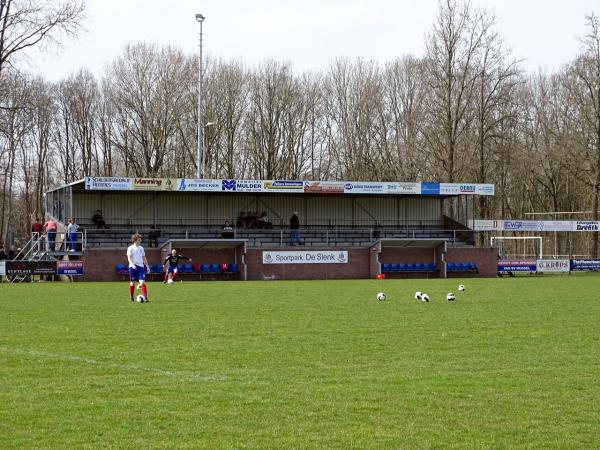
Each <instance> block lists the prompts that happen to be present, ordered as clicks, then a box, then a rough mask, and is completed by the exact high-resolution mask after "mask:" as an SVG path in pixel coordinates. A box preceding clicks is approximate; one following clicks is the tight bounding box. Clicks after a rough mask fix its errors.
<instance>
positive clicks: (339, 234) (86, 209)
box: [46, 177, 496, 280]
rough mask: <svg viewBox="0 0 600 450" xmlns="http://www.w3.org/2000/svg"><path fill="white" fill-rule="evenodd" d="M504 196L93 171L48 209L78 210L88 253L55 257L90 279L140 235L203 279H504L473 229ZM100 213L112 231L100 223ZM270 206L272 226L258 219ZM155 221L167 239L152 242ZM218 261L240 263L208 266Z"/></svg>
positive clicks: (464, 189) (469, 188) (393, 185)
mask: <svg viewBox="0 0 600 450" xmlns="http://www.w3.org/2000/svg"><path fill="white" fill-rule="evenodd" d="M493 193H494V188H493V185H474V184H460V183H453V184H450V183H397V182H334V181H330V182H313V181H288V180H281V181H278V180H275V181H273V180H193V179H153V178H93V177H90V178H86V179H85V180H81V181H78V182H75V183H71V184H68V185H65V186H61V187H59V188H56V189H53V190H51V191H48V192H47V193H46V210H47V215H48V216H51V217H53V218H54V219H55V220H56V221H57V222H58V223H59V224H60V226H61V227H64V224H65V222H66V219H67V218H68V217H74V218H75V219H76V222H77V223H78V224H79V225H80V226H81V227H82V236H81V240H82V241H83V246H82V248H83V249H84V251H83V252H82V254H81V255H80V256H79V255H68V256H64V255H62V254H61V255H59V254H54V255H52V254H50V256H54V257H56V258H57V259H60V258H69V259H77V258H81V260H83V261H84V263H85V277H84V278H85V279H86V280H115V279H120V278H122V274H119V273H118V272H119V271H118V270H117V269H116V264H118V263H119V262H123V259H124V256H123V252H124V248H125V247H126V246H127V245H129V239H130V236H131V234H132V233H134V232H138V233H140V234H141V235H142V236H143V237H144V245H145V247H146V250H147V253H148V258H149V260H150V261H151V262H153V263H154V264H155V265H156V263H158V262H160V261H161V259H162V258H163V257H164V255H165V254H166V252H168V251H169V250H170V249H171V248H172V247H176V248H180V249H184V250H183V251H184V252H185V253H186V254H189V256H191V257H192V258H193V259H194V261H195V262H197V263H198V264H199V265H198V266H195V267H194V266H191V267H188V268H187V269H188V270H187V271H186V270H185V267H184V268H183V269H184V270H183V272H184V273H186V272H187V273H189V277H190V278H197V279H276V278H277V279H279V278H281V279H286V278H368V277H374V276H376V275H379V274H382V273H385V274H386V276H389V277H407V276H427V277H447V276H452V273H453V272H458V273H461V275H462V276H464V275H473V276H494V275H495V274H496V269H495V267H496V255H495V254H494V251H493V250H492V249H483V248H478V247H476V246H475V245H474V243H475V239H474V235H473V231H472V230H471V229H469V228H468V227H467V226H466V224H467V223H469V220H473V217H472V216H471V215H469V214H472V211H473V207H472V204H473V201H474V197H475V196H476V195H493ZM447 202H453V204H454V205H455V206H457V207H455V208H453V210H454V211H456V212H458V213H457V214H454V216H453V217H449V216H446V215H444V210H445V205H446V204H447ZM96 210H101V211H102V214H103V218H104V220H105V222H106V224H107V227H108V228H100V229H98V227H97V226H96V225H95V224H94V223H93V221H92V215H93V214H94V212H95V211H96ZM296 211H297V212H298V216H299V219H300V224H301V241H302V244H303V245H302V246H295V247H292V246H290V245H289V241H290V230H289V218H290V217H291V216H292V214H293V213H294V212H296ZM263 212H264V213H266V216H267V217H268V218H269V219H270V225H269V226H268V227H265V226H260V225H259V223H260V222H259V221H257V218H258V217H260V216H261V215H262V213H263ZM225 220H228V221H229V222H231V223H232V224H234V225H236V226H235V229H234V234H233V237H232V239H223V238H222V227H223V223H224V222H225ZM151 227H152V228H151ZM151 229H155V230H157V234H158V237H157V244H158V246H157V247H156V248H149V247H148V242H147V237H148V234H149V233H150V231H151ZM59 231H62V230H59ZM273 252H275V253H273ZM277 252H299V253H303V252H304V253H306V252H309V253H310V252H338V253H336V254H338V255H342V254H343V255H344V257H343V258H342V257H341V256H340V258H342V259H343V261H341V262H335V263H319V264H315V263H314V262H311V261H306V262H302V263H297V262H295V263H288V262H290V261H287V260H286V261H284V262H282V263H272V262H270V261H266V260H265V258H268V257H270V256H271V255H275V254H278V253H277ZM340 252H341V253H340ZM292 256H293V254H292ZM307 257H309V256H307ZM318 257H319V258H320V257H321V256H318ZM447 262H449V263H450V264H449V265H447V264H446V263H447ZM215 264H218V265H219V266H220V265H222V264H226V265H227V266H231V265H233V267H235V268H236V269H237V270H236V271H233V272H231V271H219V272H216V271H214V272H213V271H206V270H205V271H203V270H202V268H203V267H204V268H205V269H206V265H208V267H211V268H213V267H215V266H214V265H215ZM492 267H493V269H491V268H492ZM158 269H159V267H158V266H156V270H157V271H158ZM447 269H449V270H447ZM209 274H210V276H208V275H209Z"/></svg>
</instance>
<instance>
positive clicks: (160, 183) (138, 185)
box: [132, 178, 177, 191]
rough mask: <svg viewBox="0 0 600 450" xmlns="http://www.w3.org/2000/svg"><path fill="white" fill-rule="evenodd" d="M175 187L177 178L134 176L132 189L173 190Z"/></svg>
mask: <svg viewBox="0 0 600 450" xmlns="http://www.w3.org/2000/svg"><path fill="white" fill-rule="evenodd" d="M176 188H177V179H172V178H134V179H133V182H132V189H133V190H134V191H173V190H176Z"/></svg>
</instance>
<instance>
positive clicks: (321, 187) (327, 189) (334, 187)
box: [304, 181, 344, 194]
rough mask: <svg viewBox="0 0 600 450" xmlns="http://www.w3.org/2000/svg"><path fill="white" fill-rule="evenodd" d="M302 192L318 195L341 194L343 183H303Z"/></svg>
mask: <svg viewBox="0 0 600 450" xmlns="http://www.w3.org/2000/svg"><path fill="white" fill-rule="evenodd" d="M304 192H306V193H319V194H343V193H344V182H343V181H305V182H304Z"/></svg>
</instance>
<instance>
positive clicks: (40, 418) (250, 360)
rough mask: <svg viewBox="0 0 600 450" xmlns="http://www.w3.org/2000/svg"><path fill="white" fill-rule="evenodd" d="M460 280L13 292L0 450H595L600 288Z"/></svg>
mask: <svg viewBox="0 0 600 450" xmlns="http://www.w3.org/2000/svg"><path fill="white" fill-rule="evenodd" d="M459 281H460V280H433V281H432V280H429V281H427V280H407V281H401V280H384V281H375V280H372V281H367V280H365V281H302V282H291V281H290V282H231V283H226V282H224V283H221V282H205V283H195V282H187V283H186V282H183V283H175V284H174V285H172V286H167V285H163V284H162V283H150V286H149V296H150V299H151V303H149V304H130V303H129V300H128V297H129V296H128V292H127V283H118V284H117V283H87V284H86V283H73V284H66V283H63V284H58V283H57V284H48V283H46V284H41V283H35V284H27V285H13V286H8V285H6V284H4V285H2V286H0V449H13V448H18V449H23V448H40V449H41V448H60V449H76V448H89V449H100V448H123V449H133V448H144V449H154V448H160V449H182V448H222V449H267V448H277V449H288V448H293V449H298V448H314V449H325V448H338V449H350V448H379V449H406V448H409V449H410V448H414V449H428V448H431V449H446V448H448V449H485V448H494V449H509V448H510V449H514V448H526V449H552V448H554V449H571V448H581V449H591V448H598V446H599V445H600V406H599V405H600V387H599V386H598V382H599V377H600V333H599V324H600V290H599V289H598V287H599V286H600V277H598V276H571V277H568V276H561V277H544V278H541V277H540V278H517V279H492V280H484V279H480V280H466V286H467V291H466V292H465V293H464V294H461V295H458V294H459V293H458V292H456V287H457V285H458V283H459ZM417 289H418V290H424V291H426V292H428V293H429V294H430V296H431V299H432V301H431V302H430V303H429V304H423V303H420V302H417V301H415V300H414V299H413V294H414V292H415V290H417ZM450 290H452V291H453V292H455V293H456V294H457V301H456V302H454V303H449V302H447V301H446V300H445V294H446V293H447V292H448V291H450ZM378 291H384V292H385V293H386V294H387V297H388V298H387V300H386V301H385V302H378V301H376V300H375V294H376V293H377V292H378Z"/></svg>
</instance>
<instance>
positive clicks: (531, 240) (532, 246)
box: [490, 236, 543, 259]
mask: <svg viewBox="0 0 600 450" xmlns="http://www.w3.org/2000/svg"><path fill="white" fill-rule="evenodd" d="M490 246H491V247H493V248H495V249H496V251H497V252H498V259H542V258H543V254H542V237H541V236H527V237H523V236H521V237H514V236H511V237H504V236H492V237H491V238H490Z"/></svg>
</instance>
